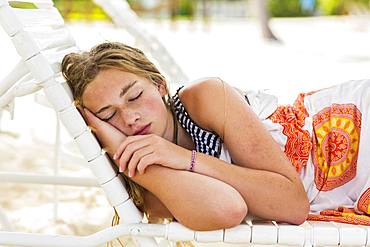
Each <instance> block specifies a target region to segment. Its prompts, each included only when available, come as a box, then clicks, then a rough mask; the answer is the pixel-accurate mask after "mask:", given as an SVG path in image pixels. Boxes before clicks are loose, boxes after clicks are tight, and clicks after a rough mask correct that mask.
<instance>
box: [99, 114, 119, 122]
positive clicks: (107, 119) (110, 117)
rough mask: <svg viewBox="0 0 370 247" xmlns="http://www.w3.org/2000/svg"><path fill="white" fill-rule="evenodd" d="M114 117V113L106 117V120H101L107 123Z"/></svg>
mask: <svg viewBox="0 0 370 247" xmlns="http://www.w3.org/2000/svg"><path fill="white" fill-rule="evenodd" d="M114 115H116V112H114V113H113V114H112V115H111V116H109V117H107V118H102V119H101V120H103V121H105V122H108V121H109V120H111V119H112V118H113V117H114Z"/></svg>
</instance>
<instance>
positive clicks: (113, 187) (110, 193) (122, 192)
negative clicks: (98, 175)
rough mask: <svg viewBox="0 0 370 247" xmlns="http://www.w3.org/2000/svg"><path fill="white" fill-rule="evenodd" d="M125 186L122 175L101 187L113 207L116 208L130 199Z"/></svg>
mask: <svg viewBox="0 0 370 247" xmlns="http://www.w3.org/2000/svg"><path fill="white" fill-rule="evenodd" d="M123 185H124V181H123V178H122V176H121V175H120V174H118V175H117V177H115V178H113V179H112V180H110V181H108V182H106V183H105V184H102V185H101V187H102V188H103V190H104V192H105V194H106V195H107V197H108V200H109V201H110V203H111V205H112V206H113V207H116V206H118V205H120V204H122V203H123V202H125V201H127V200H128V199H129V195H128V193H127V191H126V188H125V187H124V186H123Z"/></svg>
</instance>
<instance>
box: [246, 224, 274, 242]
mask: <svg viewBox="0 0 370 247" xmlns="http://www.w3.org/2000/svg"><path fill="white" fill-rule="evenodd" d="M252 224H253V225H252V244H277V243H278V240H277V237H278V228H277V227H276V226H275V225H274V224H273V223H272V222H271V221H257V222H256V221H253V222H252Z"/></svg>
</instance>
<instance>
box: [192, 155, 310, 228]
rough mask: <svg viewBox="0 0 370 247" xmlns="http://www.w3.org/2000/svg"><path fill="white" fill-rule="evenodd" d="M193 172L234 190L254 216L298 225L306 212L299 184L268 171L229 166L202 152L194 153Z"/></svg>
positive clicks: (305, 200) (304, 195)
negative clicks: (195, 154) (223, 183)
mask: <svg viewBox="0 0 370 247" xmlns="http://www.w3.org/2000/svg"><path fill="white" fill-rule="evenodd" d="M189 155H190V154H189ZM194 171H195V172H196V173H199V174H203V175H206V176H209V177H212V178H215V179H218V180H221V181H223V182H225V183H227V184H229V185H231V186H232V187H234V188H235V189H236V190H238V191H239V193H240V194H241V195H242V196H243V198H244V200H245V202H246V204H247V206H248V210H249V212H250V213H252V214H254V215H256V216H259V217H262V218H265V219H273V220H277V221H283V222H289V223H294V224H300V223H301V222H302V221H303V220H304V219H305V218H304V217H305V215H306V214H307V213H308V210H309V204H308V201H307V197H306V194H305V191H304V188H303V186H302V185H301V183H300V181H291V180H289V179H288V178H286V177H284V176H282V175H280V174H278V173H274V172H270V171H265V170H256V169H250V168H246V167H240V166H237V165H231V164H228V163H226V162H224V161H222V160H219V159H216V158H214V157H211V156H208V155H204V154H202V153H197V159H196V165H195V167H194ZM296 179H297V180H299V177H298V176H297V178H296Z"/></svg>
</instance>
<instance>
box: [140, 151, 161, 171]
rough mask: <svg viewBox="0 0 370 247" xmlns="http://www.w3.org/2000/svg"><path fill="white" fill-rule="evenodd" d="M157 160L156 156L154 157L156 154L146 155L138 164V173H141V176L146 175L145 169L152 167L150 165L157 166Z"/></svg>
mask: <svg viewBox="0 0 370 247" xmlns="http://www.w3.org/2000/svg"><path fill="white" fill-rule="evenodd" d="M157 163H158V162H157V159H156V156H155V155H154V152H153V153H151V154H148V155H145V156H143V157H142V158H141V159H140V161H139V163H138V164H137V168H136V169H137V171H138V172H139V174H144V173H145V169H146V168H147V167H148V166H150V165H155V164H157Z"/></svg>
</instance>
